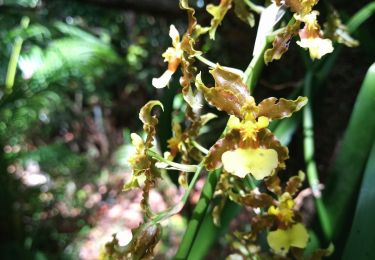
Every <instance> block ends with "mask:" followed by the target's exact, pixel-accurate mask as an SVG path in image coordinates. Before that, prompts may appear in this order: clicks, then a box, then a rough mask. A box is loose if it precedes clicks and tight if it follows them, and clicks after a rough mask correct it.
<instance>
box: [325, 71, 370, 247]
mask: <svg viewBox="0 0 375 260" xmlns="http://www.w3.org/2000/svg"><path fill="white" fill-rule="evenodd" d="M374 111H375V64H373V65H372V66H371V67H370V69H369V71H368V73H367V75H366V77H365V80H364V82H363V84H362V87H361V90H360V93H359V95H358V97H357V100H356V103H355V106H354V109H353V113H352V115H351V118H350V122H349V126H348V128H347V130H346V133H345V136H344V139H343V141H342V145H341V149H340V151H339V153H338V156H337V158H336V161H335V163H334V165H333V167H332V170H331V172H330V175H329V176H330V178H329V180H328V182H327V188H326V190H325V193H324V196H323V198H324V202H325V204H326V205H327V209H328V212H329V215H330V223H331V225H330V226H331V230H329V232H328V237H327V239H328V240H330V239H337V238H338V237H339V236H340V235H341V234H342V233H343V232H344V231H345V230H347V224H348V223H349V222H348V221H350V219H351V217H352V214H350V212H354V206H355V204H354V203H355V199H356V197H357V191H358V187H359V185H360V182H361V179H362V174H363V169H364V167H365V164H366V161H367V158H368V154H369V152H370V149H371V146H372V143H373V141H374V138H375V118H374V115H373V113H374Z"/></svg>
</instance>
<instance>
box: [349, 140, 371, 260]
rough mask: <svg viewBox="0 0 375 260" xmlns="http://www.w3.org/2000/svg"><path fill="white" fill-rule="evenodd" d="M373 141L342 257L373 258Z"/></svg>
mask: <svg viewBox="0 0 375 260" xmlns="http://www.w3.org/2000/svg"><path fill="white" fill-rule="evenodd" d="M374 183H375V142H374V143H373V145H372V149H371V153H370V156H369V158H368V160H367V165H366V168H365V171H364V177H363V180H362V185H361V190H360V194H359V198H358V202H357V208H356V211H355V215H354V220H353V224H352V227H351V230H350V235H349V238H348V241H347V243H346V247H345V251H344V256H343V258H342V259H344V260H346V259H375V251H374V248H373V247H374V245H375V233H374V232H373V231H374V230H375V222H374V219H375V208H374V201H375V189H374Z"/></svg>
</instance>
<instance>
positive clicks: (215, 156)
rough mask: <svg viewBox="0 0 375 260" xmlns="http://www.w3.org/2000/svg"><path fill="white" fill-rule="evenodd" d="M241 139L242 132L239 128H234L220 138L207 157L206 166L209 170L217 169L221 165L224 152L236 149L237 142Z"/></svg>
mask: <svg viewBox="0 0 375 260" xmlns="http://www.w3.org/2000/svg"><path fill="white" fill-rule="evenodd" d="M239 141H240V133H239V131H238V130H232V131H231V132H229V133H228V134H226V135H225V136H224V138H221V139H219V140H218V141H217V142H216V143H215V144H214V145H213V146H212V147H211V149H210V150H209V152H208V155H207V157H206V161H205V166H206V169H207V170H209V171H212V170H215V169H217V168H219V167H221V166H222V165H223V164H222V162H221V156H222V155H223V153H225V152H226V151H229V150H234V149H235V148H236V147H237V143H238V142H239Z"/></svg>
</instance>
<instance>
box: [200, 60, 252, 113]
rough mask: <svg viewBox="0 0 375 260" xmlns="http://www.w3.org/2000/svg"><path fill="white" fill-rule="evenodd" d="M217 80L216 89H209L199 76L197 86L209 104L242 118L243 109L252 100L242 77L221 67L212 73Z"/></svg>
mask: <svg viewBox="0 0 375 260" xmlns="http://www.w3.org/2000/svg"><path fill="white" fill-rule="evenodd" d="M210 73H211V74H212V76H213V77H214V80H215V87H211V88H208V87H206V86H205V85H204V83H203V82H202V80H201V78H200V75H197V80H196V86H197V88H198V89H199V90H200V91H202V92H203V94H204V97H205V99H206V100H207V102H208V103H209V104H211V105H212V106H215V107H216V108H217V109H219V110H222V111H225V112H227V113H228V114H231V115H235V116H237V117H240V118H241V117H242V113H241V108H242V107H243V106H244V105H245V104H246V102H247V101H248V100H249V99H250V98H251V96H250V93H249V91H248V89H247V86H246V84H245V83H243V81H242V79H241V77H240V76H239V75H238V74H236V73H233V72H230V71H228V70H226V69H224V68H222V67H221V66H219V65H218V66H217V67H216V68H215V69H213V70H212V71H210Z"/></svg>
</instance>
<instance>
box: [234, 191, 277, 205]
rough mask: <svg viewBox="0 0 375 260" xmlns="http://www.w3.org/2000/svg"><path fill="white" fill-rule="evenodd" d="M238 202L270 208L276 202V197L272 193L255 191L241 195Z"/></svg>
mask: <svg viewBox="0 0 375 260" xmlns="http://www.w3.org/2000/svg"><path fill="white" fill-rule="evenodd" d="M238 202H240V203H241V204H243V205H246V206H248V207H252V208H268V207H270V206H272V205H274V204H275V202H274V199H273V198H272V197H271V196H270V195H268V194H266V193H255V192H251V193H248V194H246V195H245V196H243V197H239V198H238Z"/></svg>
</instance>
